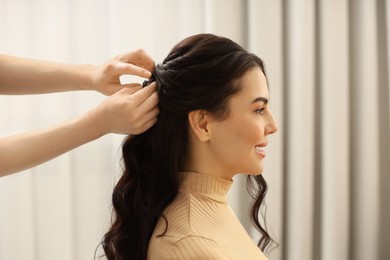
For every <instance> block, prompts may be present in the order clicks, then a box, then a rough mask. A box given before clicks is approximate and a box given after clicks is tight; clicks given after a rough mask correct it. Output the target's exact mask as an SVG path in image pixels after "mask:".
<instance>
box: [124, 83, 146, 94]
mask: <svg viewBox="0 0 390 260" xmlns="http://www.w3.org/2000/svg"><path fill="white" fill-rule="evenodd" d="M121 86H122V87H123V88H127V89H128V90H129V91H128V94H134V93H135V92H137V91H139V90H141V89H142V85H141V84H139V83H129V84H123V85H121Z"/></svg>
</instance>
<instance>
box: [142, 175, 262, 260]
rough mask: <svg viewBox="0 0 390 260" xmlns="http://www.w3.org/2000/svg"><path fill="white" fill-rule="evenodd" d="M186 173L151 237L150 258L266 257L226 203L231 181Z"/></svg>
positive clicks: (258, 258) (181, 259)
mask: <svg viewBox="0 0 390 260" xmlns="http://www.w3.org/2000/svg"><path fill="white" fill-rule="evenodd" d="M183 174H185V175H186V177H185V179H184V181H183V183H182V185H181V188H180V190H179V193H178V195H177V197H176V199H175V200H174V201H173V202H172V204H171V205H170V206H168V207H167V208H166V209H165V211H164V214H165V216H166V218H167V220H168V229H167V232H166V233H165V235H164V236H162V237H158V235H159V234H162V233H163V231H164V230H165V226H166V225H165V221H164V220H163V219H162V218H160V219H159V221H158V222H157V225H156V228H155V230H154V233H153V235H152V237H151V239H150V243H149V248H148V259H149V260H165V259H177V260H179V259H180V260H184V259H193V260H205V259H235V260H236V259H243V260H252V259H253V260H255V259H256V260H266V259H267V257H266V256H265V255H264V254H263V253H262V252H261V250H260V249H259V248H258V247H257V246H256V244H255V243H254V242H253V241H252V239H251V238H250V237H249V235H248V233H247V232H246V230H245V229H244V227H243V226H242V225H241V223H240V222H239V220H238V219H237V217H236V216H235V215H234V213H233V211H232V210H231V209H230V208H229V206H228V204H227V202H226V195H227V192H228V190H229V188H230V186H231V185H232V181H228V180H224V179H220V178H217V177H214V176H210V175H205V174H199V173H183Z"/></svg>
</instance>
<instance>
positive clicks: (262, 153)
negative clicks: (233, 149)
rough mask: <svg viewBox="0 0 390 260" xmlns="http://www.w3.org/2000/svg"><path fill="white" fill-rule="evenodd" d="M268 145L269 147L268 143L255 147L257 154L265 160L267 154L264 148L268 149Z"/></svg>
mask: <svg viewBox="0 0 390 260" xmlns="http://www.w3.org/2000/svg"><path fill="white" fill-rule="evenodd" d="M267 145H268V142H264V143H261V144H257V145H255V151H256V153H257V154H259V155H260V156H261V157H263V158H264V157H265V155H266V154H265V151H264V149H263V147H266V146H267Z"/></svg>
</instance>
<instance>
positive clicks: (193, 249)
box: [167, 235, 233, 260]
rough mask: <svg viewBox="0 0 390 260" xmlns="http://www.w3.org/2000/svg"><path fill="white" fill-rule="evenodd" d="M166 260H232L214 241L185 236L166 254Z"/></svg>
mask: <svg viewBox="0 0 390 260" xmlns="http://www.w3.org/2000/svg"><path fill="white" fill-rule="evenodd" d="M167 259H171V260H174V259H193V260H197V259H199V260H201V259H202V260H203V259H233V258H232V257H230V256H228V254H227V252H226V250H224V249H223V247H222V246H221V245H220V244H219V243H217V242H216V241H214V240H212V239H209V238H205V237H201V236H194V235H192V236H187V237H185V238H183V239H181V240H179V241H177V242H176V243H175V245H174V246H172V247H171V249H170V250H169V252H168V255H167Z"/></svg>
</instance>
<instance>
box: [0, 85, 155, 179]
mask: <svg viewBox="0 0 390 260" xmlns="http://www.w3.org/2000/svg"><path fill="white" fill-rule="evenodd" d="M155 90H156V85H155V84H151V85H150V86H147V87H145V88H144V89H141V86H134V87H132V88H124V89H122V90H120V91H118V92H117V93H115V94H114V95H112V96H111V97H109V98H107V99H106V100H105V101H103V102H102V103H101V104H100V105H99V106H97V107H95V108H94V109H92V110H91V111H89V112H87V113H86V114H84V115H82V116H80V117H78V118H76V119H73V120H70V121H67V122H64V123H62V124H58V125H56V126H53V127H50V128H47V129H43V130H38V131H34V132H30V133H24V134H18V135H14V136H10V137H5V138H1V139H0V177H1V176H5V175H8V174H11V173H15V172H17V171H21V170H24V169H27V168H29V167H33V166H36V165H38V164H40V163H43V162H45V161H48V160H50V159H52V158H55V157H57V156H59V155H61V154H63V153H65V152H67V151H69V150H72V149H74V148H76V147H78V146H80V145H83V144H85V143H87V142H90V141H92V140H95V139H98V138H99V137H101V136H103V135H105V134H108V133H118V134H130V133H131V134H139V133H142V132H144V131H145V130H146V129H148V128H150V127H151V126H152V125H154V123H155V122H156V120H157V115H158V113H159V111H158V108H157V103H158V98H157V93H156V92H155Z"/></svg>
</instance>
